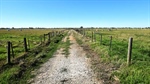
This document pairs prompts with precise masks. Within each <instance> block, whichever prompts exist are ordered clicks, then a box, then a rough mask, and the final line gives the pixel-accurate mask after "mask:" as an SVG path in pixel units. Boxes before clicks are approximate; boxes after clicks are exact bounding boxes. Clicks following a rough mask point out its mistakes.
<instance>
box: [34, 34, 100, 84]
mask: <svg viewBox="0 0 150 84" xmlns="http://www.w3.org/2000/svg"><path fill="white" fill-rule="evenodd" d="M73 32H74V31H70V32H69V33H70V36H69V40H70V43H71V45H70V49H69V53H70V54H69V55H68V57H66V56H65V54H64V51H63V48H61V49H59V50H57V51H56V53H55V55H54V57H53V58H51V59H49V61H47V62H46V63H45V64H43V65H42V67H41V68H40V69H39V70H38V71H37V75H36V76H35V78H34V79H33V83H32V84H102V83H101V81H98V80H97V79H96V75H95V74H94V73H93V71H92V69H91V63H90V58H87V56H86V52H85V51H84V50H83V49H82V47H80V46H79V45H78V44H77V42H76V40H75V38H74V37H73Z"/></svg>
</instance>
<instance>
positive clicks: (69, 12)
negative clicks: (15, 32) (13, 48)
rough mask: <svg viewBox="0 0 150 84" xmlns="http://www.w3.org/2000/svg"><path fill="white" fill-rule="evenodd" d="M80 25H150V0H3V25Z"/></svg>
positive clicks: (0, 12) (0, 7) (0, 8)
mask: <svg viewBox="0 0 150 84" xmlns="http://www.w3.org/2000/svg"><path fill="white" fill-rule="evenodd" d="M80 26H83V27H147V26H150V0H0V27H80Z"/></svg>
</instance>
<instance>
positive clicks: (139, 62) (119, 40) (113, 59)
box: [80, 29, 150, 84]
mask: <svg viewBox="0 0 150 84" xmlns="http://www.w3.org/2000/svg"><path fill="white" fill-rule="evenodd" d="M92 32H95V34H94V35H93V42H92V40H91V38H92ZM80 33H81V34H84V32H80ZM101 35H102V42H101V40H100V38H101ZM85 36H87V38H88V39H90V40H89V41H87V42H88V44H89V45H90V47H91V48H92V49H93V50H94V51H96V52H97V53H98V54H99V55H100V58H101V60H102V61H103V62H106V63H113V64H114V66H115V67H117V68H118V69H119V70H117V71H115V72H114V73H113V75H116V76H117V77H118V78H119V79H120V82H121V83H123V84H127V83H128V84H135V83H142V84H143V83H144V84H148V83H150V82H149V81H150V75H149V74H150V67H149V65H150V62H149V61H150V30H149V29H86V30H85ZM110 36H112V43H111V47H110ZM129 37H132V38H133V47H132V58H131V65H130V66H129V67H128V66H127V64H126V60H127V52H128V40H129ZM95 40H96V41H95Z"/></svg>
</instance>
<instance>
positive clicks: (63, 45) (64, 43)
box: [59, 35, 71, 58]
mask: <svg viewBox="0 0 150 84" xmlns="http://www.w3.org/2000/svg"><path fill="white" fill-rule="evenodd" d="M70 45H71V43H70V40H69V36H68V35H67V39H66V41H62V42H61V45H60V46H59V48H62V49H63V54H65V57H66V58H67V57H68V56H69V54H70V53H69V49H70Z"/></svg>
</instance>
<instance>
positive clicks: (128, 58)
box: [127, 37, 133, 66]
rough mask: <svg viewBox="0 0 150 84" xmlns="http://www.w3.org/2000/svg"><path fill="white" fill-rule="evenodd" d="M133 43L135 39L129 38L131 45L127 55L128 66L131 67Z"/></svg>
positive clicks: (129, 44)
mask: <svg viewBox="0 0 150 84" xmlns="http://www.w3.org/2000/svg"><path fill="white" fill-rule="evenodd" d="M132 42H133V38H132V37H130V38H129V43H128V54H127V65H128V66H129V65H130V64H131V55H132Z"/></svg>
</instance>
